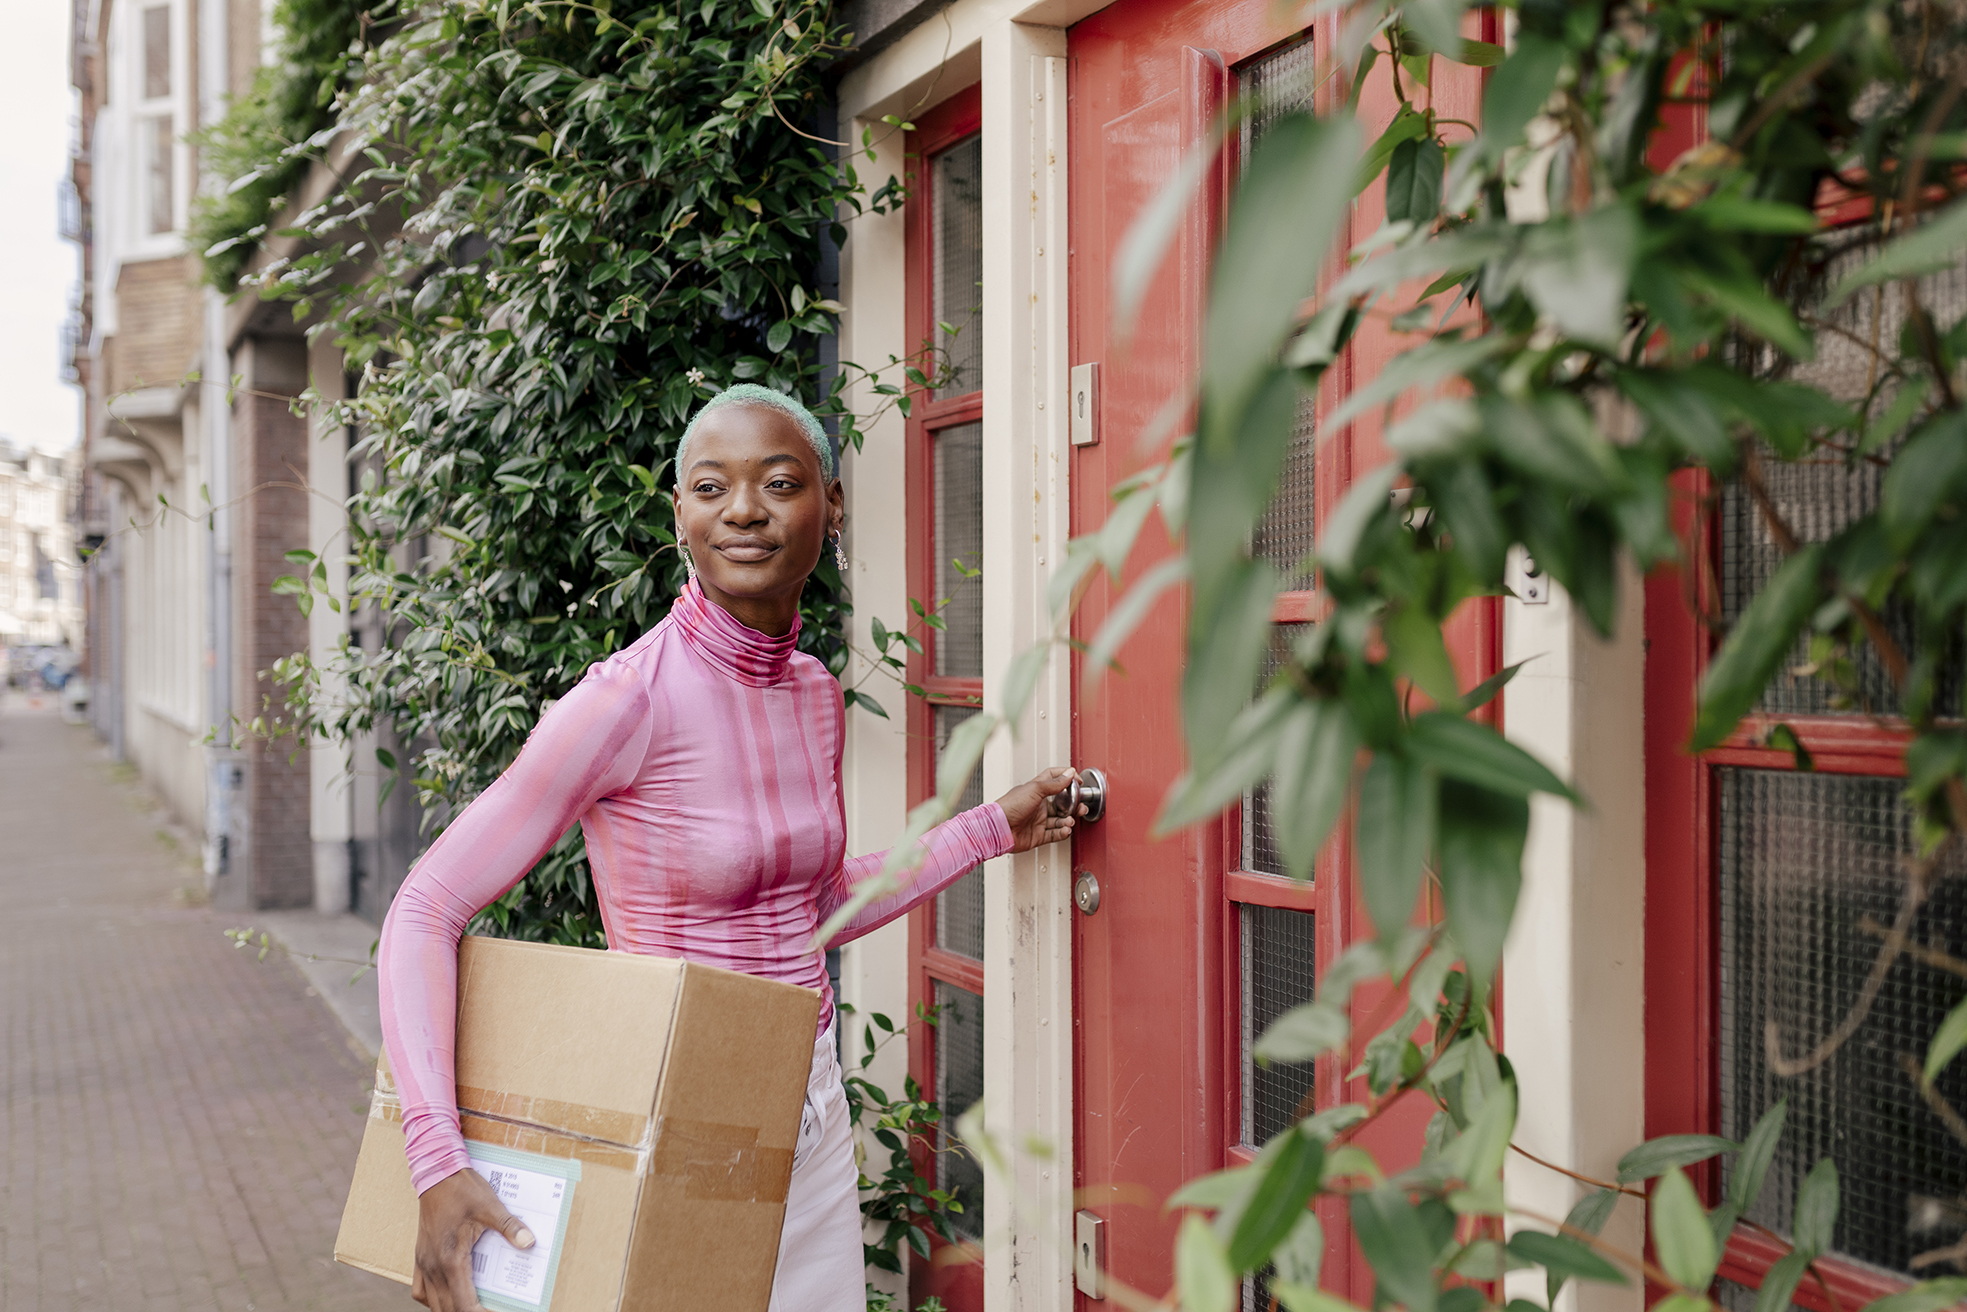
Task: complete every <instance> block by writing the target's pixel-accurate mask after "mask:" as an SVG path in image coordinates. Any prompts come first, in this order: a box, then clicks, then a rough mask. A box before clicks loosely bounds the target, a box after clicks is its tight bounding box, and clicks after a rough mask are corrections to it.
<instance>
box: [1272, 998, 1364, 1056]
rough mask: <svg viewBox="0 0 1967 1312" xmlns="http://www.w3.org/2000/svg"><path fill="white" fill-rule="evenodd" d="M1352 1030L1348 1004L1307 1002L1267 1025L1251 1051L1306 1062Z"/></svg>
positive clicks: (1331, 1046) (1336, 1043)
mask: <svg viewBox="0 0 1967 1312" xmlns="http://www.w3.org/2000/svg"><path fill="white" fill-rule="evenodd" d="M1351 1032H1352V1022H1351V1021H1350V1020H1349V1019H1348V1018H1347V1016H1346V1012H1345V1008H1344V1007H1342V1006H1334V1005H1333V1004H1331V1003H1329V1002H1305V1003H1300V1004H1299V1005H1298V1006H1295V1007H1293V1008H1291V1009H1290V1010H1289V1011H1287V1012H1285V1013H1284V1014H1283V1015H1282V1016H1279V1017H1278V1018H1277V1019H1276V1020H1274V1021H1272V1022H1271V1023H1270V1024H1269V1025H1268V1026H1266V1027H1265V1029H1264V1032H1263V1034H1262V1035H1260V1036H1259V1037H1258V1039H1257V1041H1256V1042H1255V1043H1254V1044H1252V1045H1251V1047H1250V1052H1251V1055H1252V1056H1255V1057H1260V1058H1262V1059H1263V1060H1265V1061H1268V1062H1286V1063H1288V1062H1305V1061H1310V1060H1312V1059H1313V1058H1315V1057H1322V1056H1324V1055H1325V1054H1326V1053H1328V1052H1330V1051H1331V1050H1332V1049H1334V1048H1336V1047H1338V1046H1339V1045H1340V1044H1341V1043H1344V1042H1345V1041H1346V1036H1347V1035H1348V1034H1350V1033H1351Z"/></svg>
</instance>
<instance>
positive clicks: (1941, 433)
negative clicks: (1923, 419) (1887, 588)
mask: <svg viewBox="0 0 1967 1312" xmlns="http://www.w3.org/2000/svg"><path fill="white" fill-rule="evenodd" d="M1964 482H1967V415H1963V414H1961V413H1959V412H1953V413H1949V414H1944V415H1941V416H1940V417H1939V418H1937V419H1935V420H1934V421H1933V422H1932V423H1930V424H1927V425H1926V426H1925V427H1923V428H1921V429H1920V430H1919V431H1918V432H1917V433H1916V434H1914V436H1913V437H1912V438H1911V440H1909V441H1908V442H1907V443H1906V444H1905V446H1904V447H1902V448H1900V450H1899V452H1898V454H1897V455H1895V456H1893V458H1892V467H1891V468H1890V469H1888V470H1886V471H1885V480H1884V484H1883V486H1882V487H1881V488H1880V489H1879V505H1878V511H1879V518H1880V519H1881V520H1882V521H1883V522H1884V524H1885V528H1886V531H1887V532H1888V533H1890V534H1891V538H1892V542H1893V545H1894V546H1896V547H1898V548H1899V549H1900V550H1901V551H1903V550H1905V549H1906V548H1908V547H1910V546H1911V545H1912V544H1913V543H1914V542H1915V541H1916V540H1917V539H1918V538H1919V535H1920V534H1921V533H1923V532H1925V531H1926V528H1927V526H1928V525H1930V524H1931V523H1932V522H1933V518H1934V516H1936V515H1937V514H1939V511H1940V507H1941V506H1942V505H1943V504H1945V503H1946V501H1947V500H1948V499H1949V498H1950V497H1952V496H1955V495H1956V494H1957V492H1958V489H1959V488H1960V487H1961V485H1962V484H1963V483H1964Z"/></svg>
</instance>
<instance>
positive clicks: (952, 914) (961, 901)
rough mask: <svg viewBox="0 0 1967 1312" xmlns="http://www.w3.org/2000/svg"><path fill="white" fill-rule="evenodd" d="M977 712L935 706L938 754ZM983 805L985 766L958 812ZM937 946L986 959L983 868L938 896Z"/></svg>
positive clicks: (972, 781)
mask: <svg viewBox="0 0 1967 1312" xmlns="http://www.w3.org/2000/svg"><path fill="white" fill-rule="evenodd" d="M975 714H976V712H975V711H974V710H972V709H970V708H968V707H964V706H938V707H936V755H937V757H938V758H940V757H941V756H942V751H943V748H944V747H946V746H947V745H948V744H949V736H950V735H951V734H952V733H955V732H956V726H957V725H959V724H961V723H963V721H965V720H967V719H969V718H970V717H971V716H973V715H975ZM982 805H983V767H982V766H981V765H979V766H978V767H977V769H976V771H975V772H974V773H973V774H971V776H970V782H969V784H968V785H967V786H966V787H965V788H964V789H963V796H962V797H961V798H959V799H958V801H957V803H956V809H957V810H959V811H967V810H969V809H970V808H971V807H973V806H982ZM936 946H937V947H939V948H941V949H942V950H943V951H945V952H954V953H956V954H957V955H958V956H963V957H970V958H972V959H974V960H977V961H981V960H983V946H984V886H983V867H982V866H977V867H976V868H975V869H973V870H971V871H970V873H969V874H967V875H964V876H963V877H962V878H961V879H959V880H957V881H956V882H955V883H953V884H951V885H950V886H949V887H948V888H945V889H944V890H943V891H942V892H940V893H938V894H936Z"/></svg>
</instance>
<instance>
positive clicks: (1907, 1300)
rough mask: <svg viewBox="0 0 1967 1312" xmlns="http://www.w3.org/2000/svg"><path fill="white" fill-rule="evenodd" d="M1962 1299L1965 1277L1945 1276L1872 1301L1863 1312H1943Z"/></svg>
mask: <svg viewBox="0 0 1967 1312" xmlns="http://www.w3.org/2000/svg"><path fill="white" fill-rule="evenodd" d="M1962 1299H1967V1276H1947V1277H1946V1278H1945V1279H1942V1280H1928V1281H1927V1282H1926V1283H1925V1284H1923V1285H1914V1286H1913V1287H1912V1288H1911V1289H1901V1290H1900V1291H1899V1292H1898V1293H1896V1294H1887V1295H1886V1296H1885V1297H1884V1298H1880V1299H1874V1300H1873V1301H1871V1302H1869V1303H1867V1304H1865V1306H1864V1312H1943V1310H1944V1309H1946V1308H1950V1307H1952V1306H1953V1305H1954V1304H1955V1303H1958V1302H1960V1301H1961V1300H1962Z"/></svg>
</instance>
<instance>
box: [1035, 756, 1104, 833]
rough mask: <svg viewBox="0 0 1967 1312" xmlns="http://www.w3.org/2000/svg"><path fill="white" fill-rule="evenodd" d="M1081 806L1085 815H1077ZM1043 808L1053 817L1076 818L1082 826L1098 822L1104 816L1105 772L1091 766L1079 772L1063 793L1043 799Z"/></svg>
mask: <svg viewBox="0 0 1967 1312" xmlns="http://www.w3.org/2000/svg"><path fill="white" fill-rule="evenodd" d="M1082 806H1083V807H1085V808H1086V814H1085V815H1080V814H1079V808H1080V807H1082ZM1045 808H1046V809H1047V810H1048V811H1050V812H1051V813H1052V814H1053V815H1070V816H1077V817H1078V818H1079V820H1080V822H1081V823H1082V824H1089V825H1090V824H1094V823H1096V822H1098V820H1099V818H1100V817H1101V816H1103V815H1105V814H1106V771H1104V770H1100V769H1096V768H1094V767H1092V766H1088V767H1086V768H1085V769H1084V770H1081V771H1080V772H1079V774H1078V775H1077V776H1076V777H1075V778H1074V779H1073V781H1072V782H1071V783H1069V784H1067V785H1066V786H1065V791H1064V792H1061V793H1053V794H1052V795H1051V796H1050V797H1048V798H1046V799H1045Z"/></svg>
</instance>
